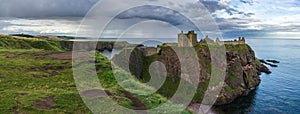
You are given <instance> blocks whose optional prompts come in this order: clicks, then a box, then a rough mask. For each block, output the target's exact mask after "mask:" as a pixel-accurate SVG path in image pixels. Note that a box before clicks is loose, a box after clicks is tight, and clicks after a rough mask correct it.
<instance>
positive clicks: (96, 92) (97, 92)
mask: <svg viewBox="0 0 300 114" xmlns="http://www.w3.org/2000/svg"><path fill="white" fill-rule="evenodd" d="M105 93H106V94H107V95H108V96H113V94H112V93H111V92H110V91H109V90H104V91H103V90H101V89H91V90H86V91H83V92H80V95H81V96H83V97H87V98H96V97H101V96H105Z"/></svg>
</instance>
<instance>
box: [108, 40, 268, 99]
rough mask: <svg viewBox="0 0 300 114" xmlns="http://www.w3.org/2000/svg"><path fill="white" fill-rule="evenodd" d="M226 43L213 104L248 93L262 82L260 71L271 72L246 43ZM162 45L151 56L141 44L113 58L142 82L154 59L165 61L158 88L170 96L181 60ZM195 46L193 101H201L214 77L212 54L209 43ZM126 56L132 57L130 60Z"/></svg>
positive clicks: (173, 89)
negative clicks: (223, 66) (224, 65)
mask: <svg viewBox="0 0 300 114" xmlns="http://www.w3.org/2000/svg"><path fill="white" fill-rule="evenodd" d="M225 46H226V56H227V70H226V76H225V83H224V84H223V86H222V90H221V93H220V94H219V96H218V98H217V100H216V102H215V104H214V105H222V104H227V103H230V102H232V101H233V100H234V99H236V98H237V97H239V96H242V95H247V94H248V93H249V91H251V90H253V89H254V88H255V87H256V86H257V85H258V84H259V83H260V77H259V75H260V74H261V72H265V73H271V72H270V71H269V70H268V68H267V67H265V66H264V65H262V64H261V63H260V62H259V60H257V59H256V57H255V54H254V51H253V50H252V49H251V47H250V46H248V45H247V44H239V45H230V44H229V45H225ZM159 49H160V51H159V53H157V54H154V55H151V56H142V53H143V51H142V50H140V49H139V48H136V49H135V50H134V51H133V52H132V53H133V54H130V53H128V52H130V51H127V52H126V51H123V52H121V53H120V54H119V55H118V56H115V58H114V59H113V61H114V62H115V63H116V64H117V65H119V66H120V67H125V68H124V69H127V70H128V71H130V72H131V73H132V74H134V75H135V76H137V77H138V78H139V79H140V80H141V81H142V82H147V81H149V80H150V79H151V76H150V74H149V71H148V70H149V66H150V65H151V63H152V62H154V61H160V62H161V63H163V64H164V65H165V68H166V71H167V79H166V81H165V82H164V84H163V86H162V87H161V88H157V89H158V91H157V92H158V93H160V94H162V95H164V96H166V97H169V98H170V97H172V95H173V94H174V93H175V92H176V89H177V87H178V84H179V83H180V81H179V80H180V78H182V77H180V76H181V75H180V74H181V71H180V61H179V58H178V56H177V55H176V53H175V52H174V50H173V49H172V48H170V47H160V48H159ZM195 50H196V52H197V55H198V58H199V61H198V62H199V64H200V69H201V70H200V76H199V77H200V79H199V80H200V83H199V85H198V90H197V93H196V95H195V97H194V99H193V103H201V101H202V98H203V96H204V93H205V91H206V90H207V87H208V84H209V79H210V77H211V68H212V65H211V58H210V57H211V56H210V51H209V48H208V46H207V44H198V45H197V46H195ZM126 56H127V57H126ZM120 58H123V59H120ZM124 58H129V59H128V60H129V61H127V60H126V59H124ZM141 59H142V60H141ZM124 64H129V68H128V66H123V65H124Z"/></svg>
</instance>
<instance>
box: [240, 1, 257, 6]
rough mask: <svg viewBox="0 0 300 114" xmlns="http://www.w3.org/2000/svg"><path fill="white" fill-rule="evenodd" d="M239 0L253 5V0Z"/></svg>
mask: <svg viewBox="0 0 300 114" xmlns="http://www.w3.org/2000/svg"><path fill="white" fill-rule="evenodd" d="M240 2H242V3H244V4H249V5H253V3H254V1H253V0H240Z"/></svg>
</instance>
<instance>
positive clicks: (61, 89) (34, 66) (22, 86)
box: [0, 35, 191, 114]
mask: <svg viewBox="0 0 300 114" xmlns="http://www.w3.org/2000/svg"><path fill="white" fill-rule="evenodd" d="M59 44H60V43H59V41H54V40H44V39H36V38H25V37H14V36H6V35H1V36H0V97H1V99H0V102H2V103H1V104H0V113H1V114H2V113H3V114H6V113H92V112H91V111H90V110H89V108H87V107H86V105H85V104H84V103H83V101H82V99H81V97H80V95H81V96H83V97H84V98H89V99H93V98H95V97H97V93H98V92H99V91H105V92H106V93H107V94H108V95H109V96H110V98H111V99H113V100H114V102H116V103H117V104H119V105H121V106H124V107H127V108H130V109H151V108H155V107H157V106H159V105H160V104H162V103H164V102H166V101H167V98H166V97H163V96H162V95H160V94H158V93H155V94H152V95H149V96H142V95H136V94H131V93H129V92H127V91H125V90H124V89H123V88H121V87H120V86H119V85H118V84H117V81H116V80H115V79H114V76H113V72H112V71H111V63H110V61H109V60H108V59H107V58H106V57H104V56H103V55H102V54H100V53H98V52H97V53H96V54H95V56H96V69H97V75H98V76H99V82H101V84H102V86H103V90H87V91H80V92H78V91H77V89H76V85H75V82H74V77H73V74H72V73H73V71H72V60H71V59H72V56H71V55H72V52H68V51H66V50H64V47H62V46H61V45H59ZM118 72H119V73H121V74H122V75H124V76H130V77H134V76H132V75H131V74H129V73H127V72H126V71H124V70H122V69H119V70H118ZM120 83H124V84H126V83H128V84H129V85H132V86H136V87H139V88H142V90H145V91H146V90H149V89H151V88H152V87H149V86H141V85H140V83H138V82H136V81H133V80H124V81H123V82H120ZM141 92H143V91H141ZM95 95H96V96H95ZM107 99H108V98H107ZM93 100H94V101H99V102H102V100H99V99H93ZM103 103H105V102H103ZM108 107H110V106H108ZM181 109H183V107H181V106H179V105H174V104H170V105H168V106H167V108H166V109H162V110H159V111H163V112H165V111H168V112H170V113H191V112H190V111H188V110H185V111H184V112H180V111H181ZM94 111H95V110H94ZM103 111H104V112H106V113H115V114H118V113H122V110H118V109H113V107H110V108H106V110H101V112H103ZM96 113H97V111H96ZM98 113H99V112H98Z"/></svg>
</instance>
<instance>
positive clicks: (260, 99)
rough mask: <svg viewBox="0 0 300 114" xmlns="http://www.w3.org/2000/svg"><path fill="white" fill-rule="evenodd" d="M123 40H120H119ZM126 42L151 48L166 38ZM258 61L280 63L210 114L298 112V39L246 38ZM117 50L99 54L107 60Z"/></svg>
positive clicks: (167, 40)
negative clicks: (241, 95)
mask: <svg viewBox="0 0 300 114" xmlns="http://www.w3.org/2000/svg"><path fill="white" fill-rule="evenodd" d="M123 40H124V39H123ZM125 41H128V42H130V43H142V44H144V45H146V46H149V47H153V46H156V45H159V44H162V43H164V42H176V39H175V38H170V39H151V40H148V41H145V40H144V39H142V40H139V39H127V40H125ZM246 42H247V44H249V45H250V46H251V47H252V49H253V50H254V51H255V54H256V57H257V58H259V59H265V60H268V59H271V60H278V61H280V63H279V64H277V65H278V67H270V66H268V68H269V69H270V70H271V71H272V73H271V74H264V73H263V74H262V75H261V76H260V78H261V83H260V85H259V86H258V87H257V88H256V89H255V90H253V91H251V92H250V93H249V95H247V96H243V97H240V98H238V99H236V100H235V101H234V102H232V103H231V104H228V105H223V106H218V107H214V108H213V112H214V113H221V114H222V113H224V114H227V113H228V114H235V113H249V114H299V113H300V38H299V39H285V38H280V39H279V38H255V39H254V38H252V39H251V38H250V39H246ZM118 52H119V50H115V51H113V52H109V51H104V52H103V53H104V54H105V55H106V56H108V57H109V58H111V57H112V56H113V55H114V54H117V53H118Z"/></svg>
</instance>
